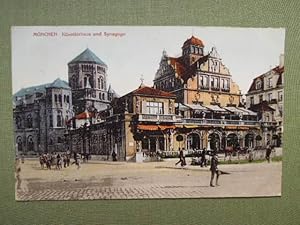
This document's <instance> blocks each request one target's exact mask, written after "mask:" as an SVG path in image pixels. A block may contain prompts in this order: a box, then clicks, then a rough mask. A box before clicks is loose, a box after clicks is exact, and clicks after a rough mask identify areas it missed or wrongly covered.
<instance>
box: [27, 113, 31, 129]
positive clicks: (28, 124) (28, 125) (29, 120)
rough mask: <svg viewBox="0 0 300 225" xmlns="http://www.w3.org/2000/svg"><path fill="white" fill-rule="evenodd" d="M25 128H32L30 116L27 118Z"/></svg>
mask: <svg viewBox="0 0 300 225" xmlns="http://www.w3.org/2000/svg"><path fill="white" fill-rule="evenodd" d="M27 128H32V116H31V114H29V115H28V116H27Z"/></svg>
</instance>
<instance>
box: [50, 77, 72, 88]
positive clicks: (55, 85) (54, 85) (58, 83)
mask: <svg viewBox="0 0 300 225" xmlns="http://www.w3.org/2000/svg"><path fill="white" fill-rule="evenodd" d="M46 88H65V89H71V88H70V86H69V84H68V82H66V81H64V80H61V79H60V78H57V79H56V80H55V81H53V82H52V83H51V84H50V85H49V86H47V87H46Z"/></svg>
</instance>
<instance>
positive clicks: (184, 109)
mask: <svg viewBox="0 0 300 225" xmlns="http://www.w3.org/2000/svg"><path fill="white" fill-rule="evenodd" d="M175 107H176V108H177V109H179V111H188V110H190V108H189V107H187V106H185V105H183V104H181V103H176V104H175Z"/></svg>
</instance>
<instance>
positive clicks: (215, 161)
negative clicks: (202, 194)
mask: <svg viewBox="0 0 300 225" xmlns="http://www.w3.org/2000/svg"><path fill="white" fill-rule="evenodd" d="M210 171H211V177H210V186H211V187H214V185H213V180H214V178H215V175H216V185H217V186H218V185H219V184H218V180H219V176H220V171H219V169H218V156H217V153H216V152H213V155H212V158H211V163H210Z"/></svg>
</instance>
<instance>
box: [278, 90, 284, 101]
mask: <svg viewBox="0 0 300 225" xmlns="http://www.w3.org/2000/svg"><path fill="white" fill-rule="evenodd" d="M282 100H283V95H282V91H279V92H278V101H279V102H281V101H282Z"/></svg>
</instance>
